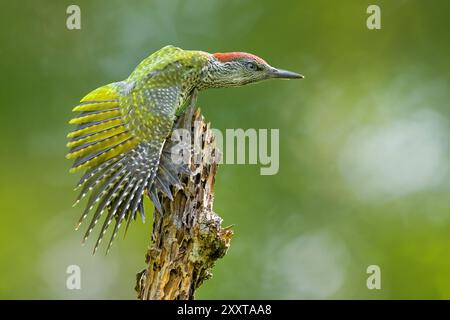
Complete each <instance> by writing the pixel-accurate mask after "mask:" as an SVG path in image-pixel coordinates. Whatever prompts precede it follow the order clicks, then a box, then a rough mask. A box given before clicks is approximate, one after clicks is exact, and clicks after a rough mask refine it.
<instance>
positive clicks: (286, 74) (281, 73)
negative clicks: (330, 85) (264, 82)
mask: <svg viewBox="0 0 450 320" xmlns="http://www.w3.org/2000/svg"><path fill="white" fill-rule="evenodd" d="M270 76H271V77H273V78H281V79H303V78H305V77H304V76H303V75H301V74H298V73H295V72H292V71H287V70H282V69H276V68H272V69H271V70H270Z"/></svg>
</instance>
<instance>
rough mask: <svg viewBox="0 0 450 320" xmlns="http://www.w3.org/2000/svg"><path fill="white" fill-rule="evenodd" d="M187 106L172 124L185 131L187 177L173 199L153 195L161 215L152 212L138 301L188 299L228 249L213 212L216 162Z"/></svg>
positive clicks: (209, 139)
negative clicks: (188, 137)
mask: <svg viewBox="0 0 450 320" xmlns="http://www.w3.org/2000/svg"><path fill="white" fill-rule="evenodd" d="M193 110H194V109H193V108H190V110H188V111H187V112H186V114H185V115H184V116H183V118H181V119H180V121H179V122H178V123H179V124H178V126H179V127H182V128H185V129H187V130H189V131H190V132H191V139H192V142H193V143H194V144H193V145H197V146H199V148H198V149H197V150H195V148H194V151H192V152H191V154H190V168H191V173H190V174H189V175H188V176H185V177H184V178H183V184H182V185H183V186H182V188H181V189H180V190H177V191H175V190H174V191H173V192H174V195H173V201H171V200H170V199H169V198H167V197H165V196H164V195H163V194H161V193H160V194H159V199H160V202H161V205H162V210H163V214H162V215H160V214H159V213H158V212H157V211H156V210H155V213H154V222H153V232H152V241H151V244H150V248H149V249H148V251H147V254H146V258H145V261H146V264H147V267H146V269H145V270H143V271H142V272H140V273H138V274H137V284H136V291H137V293H138V298H139V299H142V300H175V299H181V300H185V299H193V298H194V294H195V290H196V289H197V288H198V287H199V286H200V285H201V284H202V283H203V282H204V281H205V280H207V279H209V278H210V277H211V275H212V274H211V269H212V267H213V266H214V264H215V262H216V260H217V259H219V258H222V257H223V256H224V255H225V254H226V252H227V250H228V248H229V246H230V241H231V237H232V234H233V232H232V230H230V229H228V228H222V226H221V223H222V219H221V218H220V217H219V216H218V215H217V214H216V213H214V211H213V200H214V194H213V193H214V181H215V174H216V171H217V166H218V162H219V159H220V153H219V150H218V149H217V148H216V145H215V142H214V136H213V134H212V131H211V130H210V127H209V124H206V123H205V122H204V119H203V116H202V115H201V113H200V111H199V110H197V111H196V112H195V113H194V112H193Z"/></svg>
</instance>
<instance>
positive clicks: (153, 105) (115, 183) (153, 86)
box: [67, 46, 208, 252]
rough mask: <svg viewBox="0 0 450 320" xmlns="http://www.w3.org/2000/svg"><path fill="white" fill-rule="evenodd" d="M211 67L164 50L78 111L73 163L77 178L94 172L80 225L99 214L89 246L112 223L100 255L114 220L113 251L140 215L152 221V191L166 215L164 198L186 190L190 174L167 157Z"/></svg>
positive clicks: (86, 184) (86, 180)
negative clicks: (183, 177) (175, 189)
mask: <svg viewBox="0 0 450 320" xmlns="http://www.w3.org/2000/svg"><path fill="white" fill-rule="evenodd" d="M207 61H208V54H207V53H205V52H201V51H185V50H181V49H179V48H175V47H173V46H167V47H164V48H162V49H161V50H159V51H157V52H155V53H154V54H152V55H151V56H149V57H148V58H146V59H144V60H143V61H142V62H141V63H140V64H139V65H138V67H137V68H136V69H135V70H134V71H133V73H132V74H131V75H130V76H129V77H128V78H127V79H126V80H124V81H120V82H115V83H112V84H109V85H106V86H104V87H100V88H98V89H96V90H94V91H93V92H91V93H90V94H88V95H87V96H86V97H84V98H83V99H82V100H81V103H80V104H79V105H78V106H76V107H75V109H74V111H81V113H80V114H78V116H76V117H75V118H74V119H72V120H71V121H70V123H72V124H77V125H78V127H77V128H76V129H75V131H73V132H72V133H70V134H69V136H68V137H69V139H70V140H69V143H68V146H69V147H70V148H71V149H70V151H69V154H68V156H67V157H68V158H69V159H75V162H74V165H73V168H72V171H77V170H80V169H86V170H87V171H86V173H85V175H84V176H83V177H82V178H81V180H80V182H79V184H78V187H82V190H81V193H80V195H79V197H78V199H77V203H78V202H79V201H81V199H83V198H84V197H85V196H86V195H87V194H90V197H89V200H88V203H87V205H86V209H85V210H84V212H83V214H82V216H81V218H80V221H79V225H80V224H81V222H82V221H83V220H84V219H85V218H86V217H87V215H88V213H89V212H90V211H94V215H93V218H92V221H91V223H90V224H89V227H88V230H87V232H86V234H85V237H84V239H85V240H86V239H87V238H88V236H89V235H90V233H91V231H92V229H93V228H94V226H95V225H96V224H97V222H98V221H99V220H100V218H101V217H102V215H103V214H105V215H106V218H105V219H104V223H103V226H102V229H101V231H100V236H99V237H98V240H97V243H96V246H95V249H94V252H95V250H96V249H97V247H98V245H99V244H100V242H101V240H102V238H103V236H104V234H105V233H106V231H107V229H108V227H109V225H110V223H111V222H112V221H113V219H114V218H115V220H116V224H115V227H114V231H113V234H112V237H111V240H110V242H109V246H108V250H109V247H110V246H111V243H112V241H113V239H114V237H115V236H116V234H117V231H118V230H119V228H120V226H121V224H122V223H123V222H124V221H127V226H128V225H129V223H130V221H131V220H132V219H134V218H135V217H136V213H137V212H140V213H141V215H142V217H143V218H144V209H143V195H144V193H145V192H146V191H147V192H148V193H149V195H150V197H151V199H152V200H153V202H154V203H155V206H156V208H157V209H158V210H159V211H161V208H160V204H159V201H158V197H157V192H158V191H162V192H164V193H166V194H168V195H169V196H170V197H171V194H170V186H171V185H174V184H179V180H178V174H179V173H180V172H179V171H180V170H182V169H180V167H177V166H175V165H173V164H172V163H171V161H170V157H168V156H167V155H166V156H164V157H163V156H162V151H163V147H164V144H165V143H166V140H167V139H168V137H169V136H170V134H171V132H172V127H173V125H174V122H175V120H176V117H177V114H178V113H179V111H180V110H181V109H182V108H183V105H184V104H186V103H187V101H188V100H189V98H190V95H191V93H192V91H193V90H194V88H195V86H196V84H197V82H198V81H199V79H200V74H201V71H202V69H203V68H204V67H205V66H206V64H207ZM161 162H163V163H161ZM94 208H95V210H94Z"/></svg>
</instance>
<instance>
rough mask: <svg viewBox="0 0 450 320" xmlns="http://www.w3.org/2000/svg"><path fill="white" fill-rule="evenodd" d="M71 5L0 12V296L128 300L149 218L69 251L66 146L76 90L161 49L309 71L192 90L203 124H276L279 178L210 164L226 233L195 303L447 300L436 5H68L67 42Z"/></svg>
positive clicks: (441, 18) (441, 14)
mask: <svg viewBox="0 0 450 320" xmlns="http://www.w3.org/2000/svg"><path fill="white" fill-rule="evenodd" d="M70 4H73V3H72V1H43V0H41V1H31V0H28V1H20V2H19V1H2V2H1V13H0V27H1V28H0V40H1V46H0V55H1V63H0V74H1V78H0V84H1V90H0V95H1V105H2V107H1V108H2V110H1V120H2V121H1V123H2V125H1V127H0V130H1V134H0V140H1V146H2V149H3V151H2V153H1V158H0V164H1V165H0V177H1V184H0V205H1V212H2V223H1V225H0V241H1V246H0V298H7V299H13V298H32V299H37V298H69V299H70V298H124V299H133V298H134V297H135V293H134V291H133V287H134V281H135V274H136V273H137V272H138V271H140V270H142V269H143V268H144V253H145V251H146V248H147V245H148V243H149V236H150V230H151V221H147V222H146V223H145V224H142V223H141V222H139V221H138V223H134V224H133V225H132V226H131V227H130V229H131V230H130V232H129V233H128V236H127V238H126V239H125V240H123V241H122V240H121V239H118V240H117V241H116V243H115V245H114V247H113V250H112V252H111V253H110V254H109V255H108V256H105V255H104V254H103V252H104V250H101V252H100V254H97V255H96V256H94V257H92V256H91V251H92V245H93V243H92V241H93V240H92V239H91V241H90V242H88V245H87V246H86V247H81V245H80V243H81V237H82V233H81V232H80V231H79V232H75V231H74V230H73V227H74V225H75V222H76V221H77V219H78V216H79V215H80V214H81V211H80V208H79V207H77V208H72V207H71V204H72V201H73V200H74V197H75V195H76V194H75V193H74V192H73V191H72V189H73V186H74V184H75V183H76V181H77V177H76V176H74V175H69V173H68V169H69V167H70V163H69V161H67V160H65V158H64V155H65V152H66V149H65V135H66V133H67V132H68V131H69V130H70V126H69V125H68V124H67V121H68V119H70V117H71V108H72V106H73V105H74V104H76V103H77V101H78V100H79V99H80V98H81V97H82V96H83V95H84V94H85V93H87V92H88V91H90V90H92V89H94V88H96V87H98V86H100V85H103V84H106V83H109V82H113V81H118V80H121V79H123V78H125V77H127V76H128V74H129V73H130V72H131V71H132V69H133V68H134V66H136V65H137V63H138V62H139V61H140V60H142V59H143V58H144V57H146V56H147V55H149V54H150V53H152V52H153V51H155V50H157V49H159V48H160V47H162V46H164V45H166V44H173V45H176V46H179V47H181V48H185V49H198V50H204V51H208V52H223V51H248V52H252V53H255V54H257V55H259V56H261V57H263V58H264V59H266V60H267V61H268V62H269V63H271V64H272V65H274V66H278V67H281V68H285V69H289V70H293V71H298V72H300V73H303V74H304V75H305V76H306V79H305V80H303V81H301V82H299V81H290V82H287V81H268V82H265V83H261V84H258V85H254V86H248V87H243V88H237V89H221V90H210V91H207V92H203V93H201V95H200V99H199V104H200V105H201V106H202V109H203V112H204V115H205V116H206V118H207V119H208V121H211V123H212V125H213V127H215V128H219V129H225V128H244V129H246V128H257V129H259V128H279V129H280V171H279V173H278V174H277V175H274V176H261V175H259V166H258V165H222V166H221V167H220V170H219V172H218V175H217V185H216V201H215V210H216V211H217V212H218V213H220V214H221V215H222V216H223V217H224V225H230V224H235V227H234V230H235V237H234V239H233V241H232V246H231V249H230V251H229V254H228V255H227V256H226V257H225V258H224V259H223V260H221V261H219V263H218V264H217V266H216V267H215V268H214V270H213V273H214V277H213V279H212V280H210V281H208V282H207V283H205V284H204V285H203V286H202V287H201V289H200V290H199V291H198V298H273V299H276V298H288V299H296V298H298V299H302V298H346V299H348V298H369V299H372V298H374V299H379V298H450V259H449V256H450V199H449V197H448V192H449V179H448V178H449V172H448V169H449V166H448V164H449V141H448V137H449V135H448V131H449V122H448V121H449V116H450V109H449V105H448V102H449V101H450V99H449V98H450V97H449V92H448V88H449V79H448V70H449V66H450V60H449V59H448V57H449V54H450V51H449V46H450V43H449V41H448V29H449V24H448V12H449V10H450V5H449V2H448V1H428V2H426V1H419V0H417V1H412V0H411V1H407V0H397V1H361V0H346V1H324V0H315V1H313V0H307V1H269V0H263V1H261V0H260V1H245V2H244V1H237V0H231V1H230V0H228V1H200V0H196V1H194V0H191V1H182V0H177V1H165V0H164V1H163V0H159V1H117V0H115V1H106V0H102V1H81V0H78V1H76V4H77V5H79V6H80V8H81V15H82V28H81V30H72V31H70V30H67V28H66V17H67V14H66V8H67V6H68V5H70ZM369 4H378V5H380V7H381V13H382V14H381V19H382V29H381V30H368V29H367V28H366V19H367V16H368V15H367V13H366V8H367V6H368V5H369ZM147 214H148V215H149V216H151V212H150V211H147ZM84 227H86V226H84ZM82 230H83V229H82ZM71 264H77V265H79V266H80V267H81V270H82V289H81V290H74V291H70V290H67V289H66V286H65V282H66V277H67V274H66V267H67V266H68V265H71ZM372 264H376V265H379V266H380V267H381V272H382V289H381V290H372V291H371V290H368V289H367V288H366V279H367V276H368V275H367V274H366V268H367V266H369V265H372Z"/></svg>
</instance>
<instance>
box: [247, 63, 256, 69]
mask: <svg viewBox="0 0 450 320" xmlns="http://www.w3.org/2000/svg"><path fill="white" fill-rule="evenodd" d="M247 69H249V70H252V71H256V70H258V65H257V64H256V63H254V62H247Z"/></svg>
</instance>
